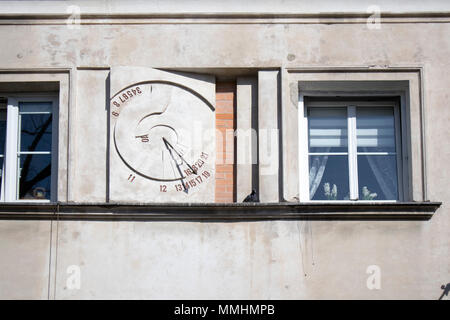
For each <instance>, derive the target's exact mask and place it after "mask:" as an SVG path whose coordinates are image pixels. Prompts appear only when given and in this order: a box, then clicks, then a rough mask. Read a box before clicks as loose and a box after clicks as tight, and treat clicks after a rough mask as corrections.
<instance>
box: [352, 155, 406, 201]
mask: <svg viewBox="0 0 450 320" xmlns="http://www.w3.org/2000/svg"><path fill="white" fill-rule="evenodd" d="M358 180H359V181H358V185H359V199H360V200H374V201H376V200H398V187H397V157H396V156H395V155H394V156H382V155H370V156H364V155H360V156H358Z"/></svg>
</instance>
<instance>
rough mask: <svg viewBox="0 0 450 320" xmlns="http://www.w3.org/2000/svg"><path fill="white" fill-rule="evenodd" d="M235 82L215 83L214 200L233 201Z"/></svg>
mask: <svg viewBox="0 0 450 320" xmlns="http://www.w3.org/2000/svg"><path fill="white" fill-rule="evenodd" d="M235 101H236V83H234V82H218V83H216V190H215V202H234V201H235V170H236V169H235V163H234V129H235V108H236V102H235Z"/></svg>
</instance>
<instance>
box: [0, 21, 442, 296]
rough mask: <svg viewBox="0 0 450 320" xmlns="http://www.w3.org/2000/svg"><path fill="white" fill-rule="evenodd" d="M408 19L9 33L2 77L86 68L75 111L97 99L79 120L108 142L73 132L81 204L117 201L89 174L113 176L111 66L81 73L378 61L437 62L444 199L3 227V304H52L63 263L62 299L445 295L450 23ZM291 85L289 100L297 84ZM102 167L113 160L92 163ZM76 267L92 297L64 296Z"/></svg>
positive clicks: (435, 106) (431, 149) (436, 158)
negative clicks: (430, 208) (414, 206)
mask: <svg viewBox="0 0 450 320" xmlns="http://www.w3.org/2000/svg"><path fill="white" fill-rule="evenodd" d="M406 22H407V21H405V23H395V24H389V23H382V26H381V29H380V30H369V29H368V28H367V27H366V25H365V24H364V23H363V24H320V23H319V24H284V23H276V24H272V23H263V24H240V25H233V24H183V25H173V24H161V25H160V24H146V25H81V27H80V29H78V30H76V29H75V30H70V29H68V28H67V26H65V25H47V26H43V25H17V26H14V25H1V26H0V39H2V42H3V43H7V44H8V45H7V46H5V47H2V50H1V51H0V69H26V68H48V67H60V68H66V67H68V68H74V69H73V72H74V75H76V77H77V79H78V81H76V82H72V83H71V92H72V94H75V92H76V96H77V99H76V105H75V106H76V108H78V107H80V106H81V105H80V103H81V102H83V101H84V102H86V103H87V104H86V105H85V107H86V108H89V110H90V111H89V112H90V113H91V114H92V117H89V116H88V114H78V113H77V119H78V120H77V121H81V120H80V119H84V120H86V122H85V123H81V122H80V123H75V124H74V126H77V129H76V130H75V131H74V132H75V133H76V132H80V130H83V128H84V126H89V128H88V129H86V131H85V134H87V135H86V137H94V136H97V133H98V136H99V137H101V139H88V138H86V139H82V140H80V139H81V136H75V137H73V139H75V141H77V144H76V146H77V147H76V148H75V149H73V150H76V151H75V153H74V154H72V156H73V157H74V161H75V162H74V163H76V164H73V163H72V168H71V169H70V170H74V166H75V167H76V168H77V169H76V170H77V172H81V174H80V175H79V176H77V177H75V178H73V180H72V181H69V184H70V185H71V188H72V190H73V192H74V194H76V195H77V197H79V199H86V200H87V201H88V200H89V201H97V200H101V199H104V198H106V186H105V185H104V181H102V180H101V179H100V180H99V181H97V182H95V183H92V184H91V183H89V180H83V179H84V178H85V176H89V174H94V175H97V174H99V175H101V176H102V175H103V174H104V170H105V169H104V168H105V167H104V161H106V154H104V155H102V154H103V151H104V150H105V152H106V147H105V144H104V143H105V139H106V136H105V123H102V121H106V114H105V113H104V112H105V104H106V99H105V96H104V94H105V91H104V90H105V88H104V87H103V84H104V79H105V77H106V72H105V71H104V70H98V71H89V77H87V71H80V70H77V69H75V68H76V67H111V66H118V65H124V66H127V65H131V66H151V67H166V68H168V67H171V68H212V67H221V68H223V67H230V68H231V67H252V68H262V69H264V68H269V67H270V68H271V67H277V68H288V67H304V66H310V67H311V66H316V67H339V66H373V65H376V66H422V67H423V68H424V86H425V96H424V101H425V108H426V128H427V132H426V138H427V140H426V141H427V154H426V156H427V160H428V161H427V163H428V167H427V176H428V191H429V199H430V200H433V201H442V202H443V205H442V207H441V208H440V209H439V210H438V211H437V213H436V214H435V216H434V217H433V218H432V219H431V220H430V221H421V222H394V221H383V222H381V221H364V222H344V221H341V222H337V221H334V222H333V221H323V222H304V221H299V222H255V223H183V222H173V223H160V222H158V223H156V222H76V221H73V222H58V223H56V222H55V223H54V225H58V228H53V230H50V227H49V226H50V223H49V222H23V221H3V222H1V224H0V225H1V232H0V237H1V241H0V256H1V260H0V269H1V274H2V277H1V278H0V297H2V298H17V297H30V298H46V297H47V294H48V292H49V287H48V277H49V269H48V268H49V265H51V270H50V274H51V277H54V276H56V286H55V287H53V286H50V293H51V295H50V296H51V297H56V298H61V299H62V298H426V299H436V298H438V297H439V296H440V294H441V290H440V286H441V285H442V284H445V283H448V282H449V281H450V267H449V266H450V261H449V256H450V255H449V253H450V251H449V249H450V248H449V246H450V244H449V241H450V218H449V213H450V208H449V207H448V201H449V200H450V191H449V188H448V181H449V179H450V174H449V172H450V170H448V169H449V168H448V164H447V160H446V159H447V158H448V156H450V147H449V145H448V142H447V141H448V137H449V136H450V129H449V126H448V122H449V120H450V109H449V108H448V105H449V102H450V99H449V93H448V88H449V87H450V75H449V72H448V70H449V67H450V66H449V58H448V57H449V56H450V37H449V34H450V23H416V24H413V23H406ZM203 71H205V69H203ZM91 73H92V74H95V75H90V74H91ZM91 77H92V78H91ZM80 79H81V80H83V79H94V80H95V81H93V82H92V84H93V88H98V91H96V90H94V89H93V88H86V87H85V86H80V85H79V80H80ZM80 88H83V90H81V89H80ZM281 90H282V92H284V94H286V92H288V90H289V88H284V87H282V88H281ZM88 94H92V95H93V96H92V97H91V98H88V96H87V95H88ZM94 101H95V103H93V102H94ZM97 123H98V124H99V125H97ZM93 149H95V152H91V150H93ZM98 157H100V158H101V159H98ZM78 159H79V160H78ZM96 161H101V162H98V163H96V164H94V165H90V163H93V162H96ZM87 185H89V188H87V187H86V186H87ZM103 189H105V190H104V191H103ZM103 192H104V193H103ZM56 235H57V237H56ZM51 236H52V237H51ZM51 239H57V242H56V240H55V242H53V245H52V248H53V249H54V251H52V252H55V254H56V258H57V264H50V263H49V261H50V258H49V256H48V255H49V252H50V248H49V246H50V240H51ZM56 245H57V250H56V249H55V248H56ZM73 264H75V265H79V266H80V268H81V272H82V273H81V276H82V278H81V281H82V282H81V288H80V290H68V289H67V288H66V289H65V286H66V280H67V277H68V274H67V273H66V270H67V267H68V266H70V265H73ZM373 264H375V265H378V266H380V268H381V272H382V289H381V290H372V291H371V290H368V289H367V287H366V279H367V277H368V274H366V268H367V266H369V265H373ZM305 273H306V276H305ZM50 282H51V281H50Z"/></svg>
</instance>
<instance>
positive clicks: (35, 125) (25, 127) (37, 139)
mask: <svg viewBox="0 0 450 320" xmlns="http://www.w3.org/2000/svg"><path fill="white" fill-rule="evenodd" d="M20 126H21V128H20V151H51V149H52V115H51V114H22V115H20Z"/></svg>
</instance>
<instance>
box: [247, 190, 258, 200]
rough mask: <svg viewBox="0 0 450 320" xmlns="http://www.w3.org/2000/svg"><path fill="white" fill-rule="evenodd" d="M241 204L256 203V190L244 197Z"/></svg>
mask: <svg viewBox="0 0 450 320" xmlns="http://www.w3.org/2000/svg"><path fill="white" fill-rule="evenodd" d="M243 202H258V197H257V196H256V190H255V189H253V190H252V193H250V194H249V195H248V196H247V197H245V199H244V201H243Z"/></svg>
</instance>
